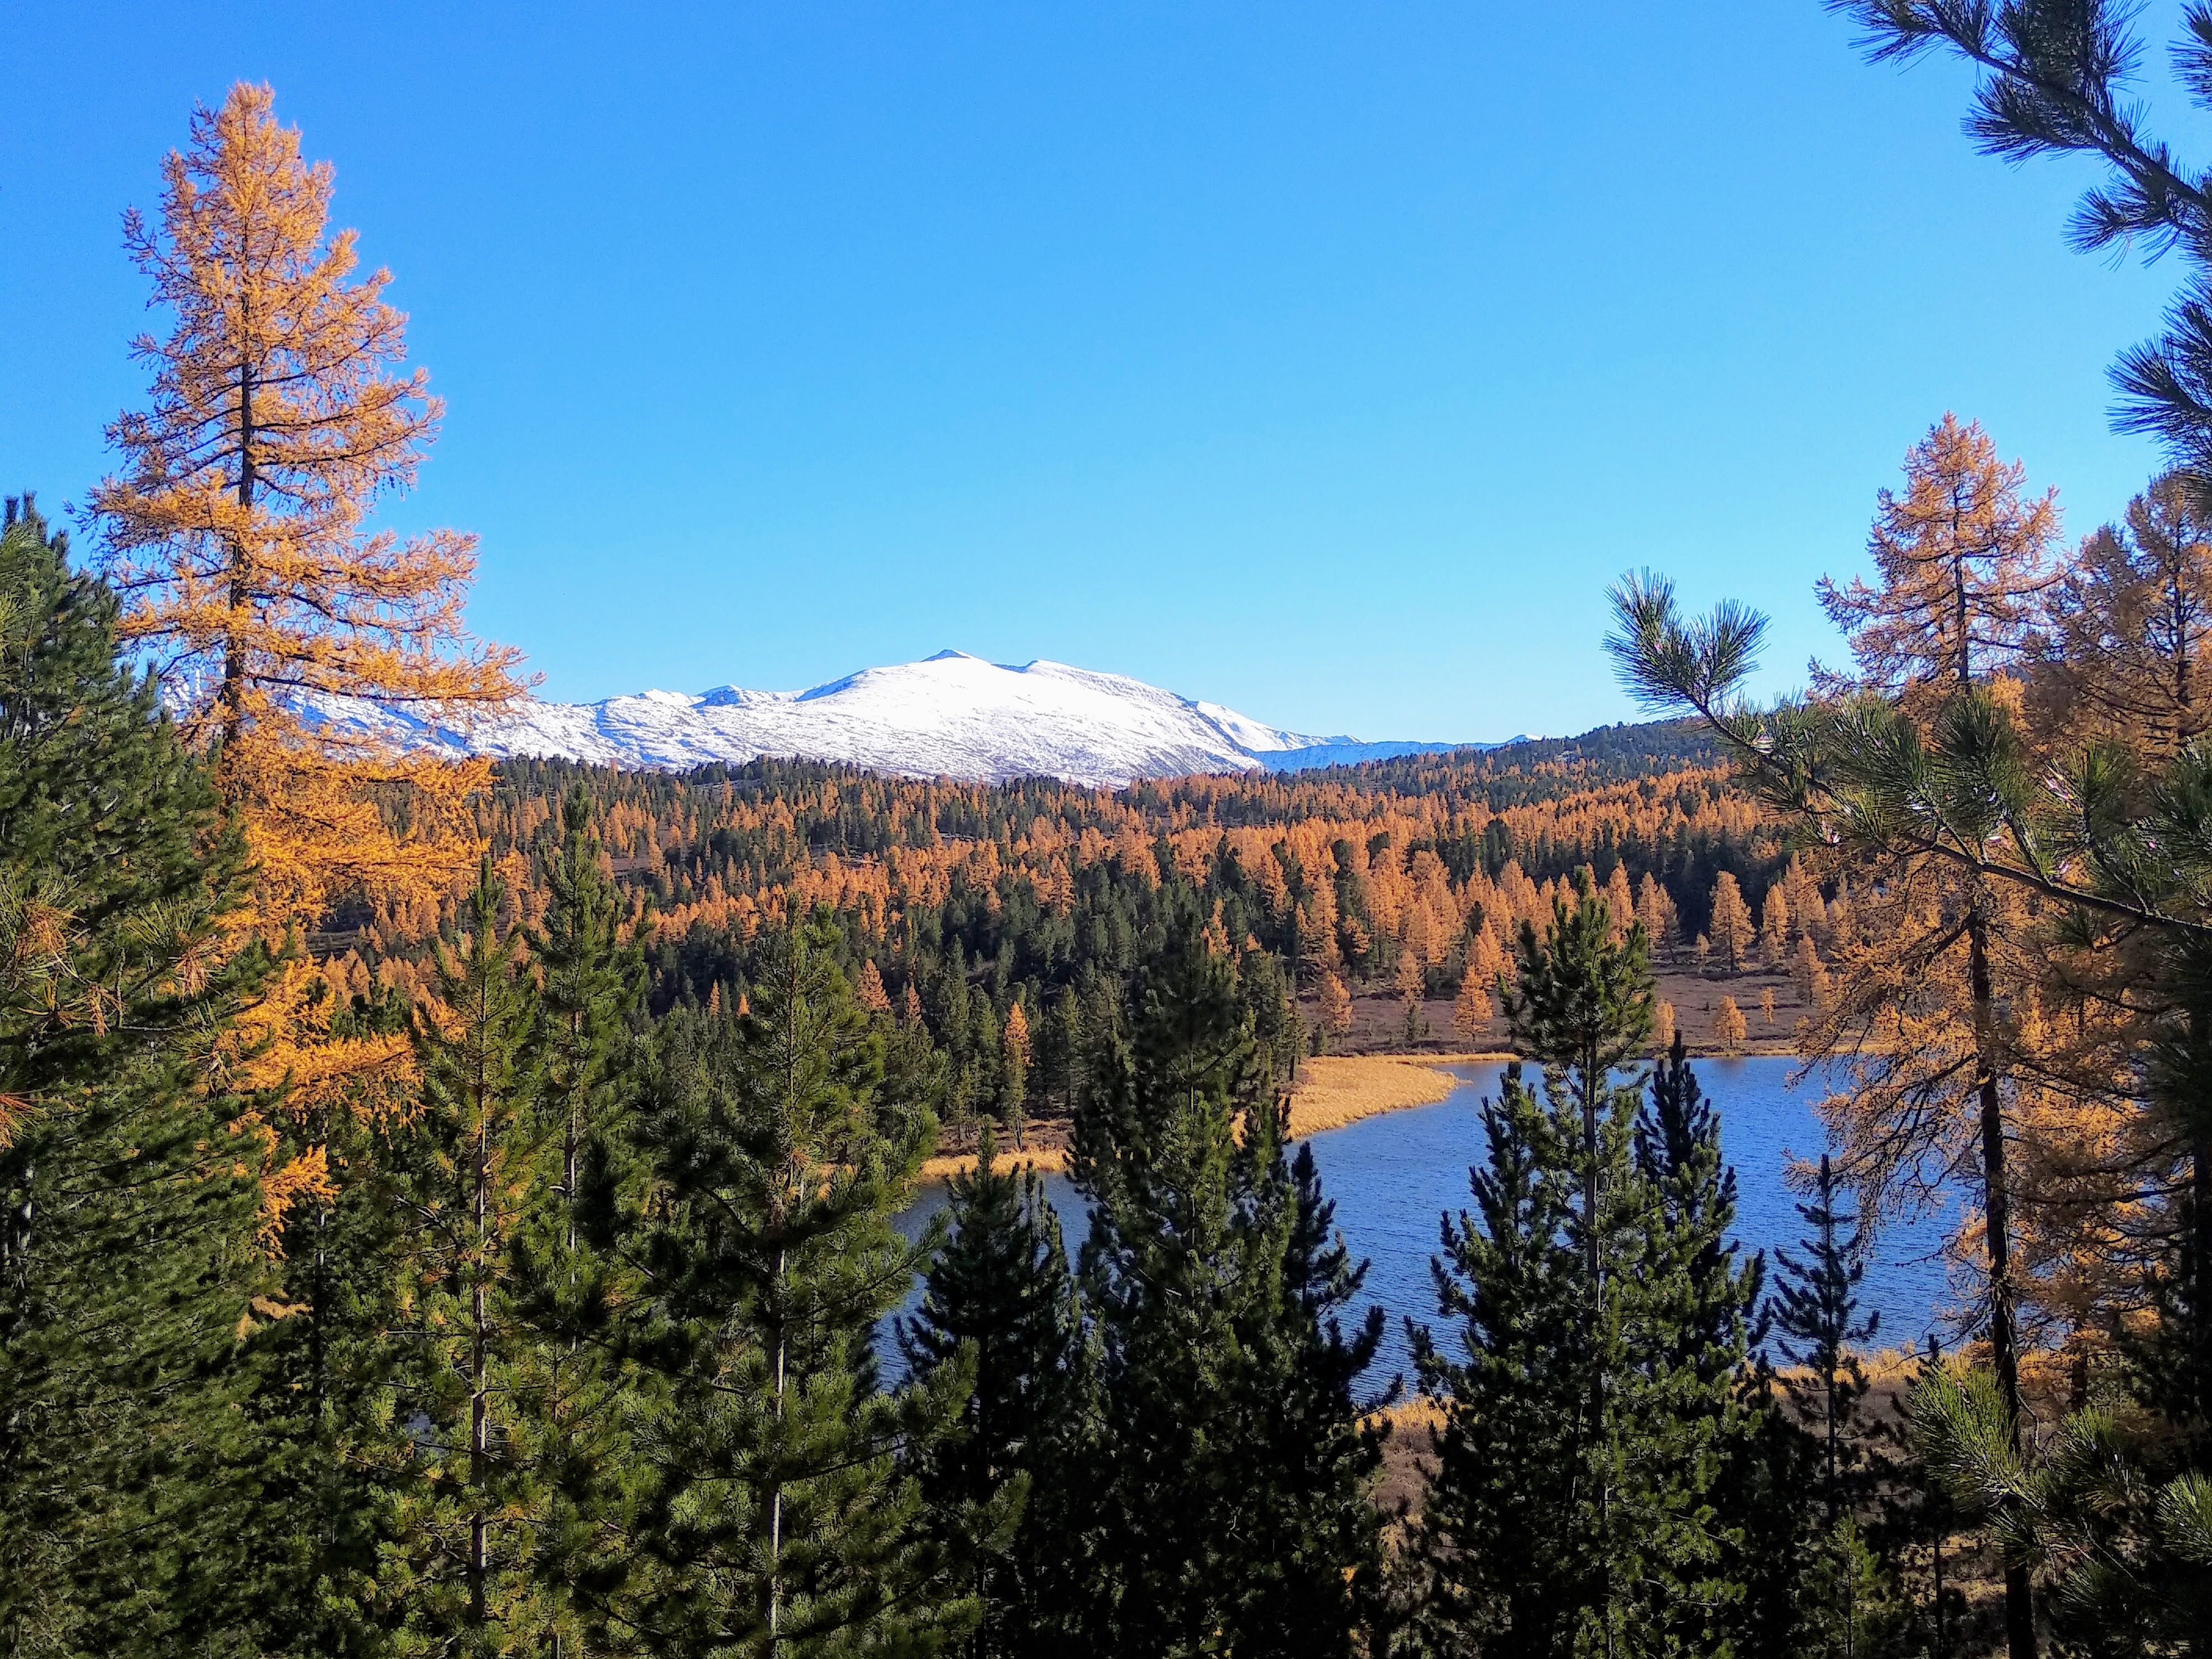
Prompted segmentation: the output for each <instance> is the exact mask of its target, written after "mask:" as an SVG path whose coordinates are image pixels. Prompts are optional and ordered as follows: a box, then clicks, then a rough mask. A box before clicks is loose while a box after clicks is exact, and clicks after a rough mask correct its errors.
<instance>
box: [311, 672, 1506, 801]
mask: <svg viewBox="0 0 2212 1659" xmlns="http://www.w3.org/2000/svg"><path fill="white" fill-rule="evenodd" d="M307 713H308V714H309V717H310V719H311V720H313V721H315V722H316V723H318V724H320V725H324V726H329V727H331V728H332V729H335V730H340V731H347V732H360V733H362V734H365V735H374V736H377V737H380V738H385V739H386V740H388V741H393V742H397V743H399V744H404V745H405V746H407V747H410V748H428V749H434V750H441V751H444V752H447V753H451V754H454V755H456V756H459V755H463V754H470V755H488V756H491V757H495V758H501V759H503V758H507V757H521V756H526V755H527V756H537V757H544V758H554V757H559V758H565V759H569V760H576V761H586V762H591V763H597V764H601V765H615V766H623V767H629V768H634V769H647V770H683V769H688V768H690V767H693V766H700V765H707V764H711V763H716V762H724V763H730V762H736V763H742V762H745V761H750V760H753V759H757V758H759V757H763V756H769V757H778V758H788V759H799V760H819V761H831V762H838V763H845V764H849V765H856V766H861V767H865V768H866V769H869V770H872V771H878V772H884V773H890V774H892V775H897V776H902V777H946V778H957V779H960V780H963V781H972V782H987V783H1004V782H1006V781H1010V780H1012V779H1014V778H1019V777H1055V778H1060V779H1061V780H1063V781H1067V782H1070V783H1079V784H1088V785H1093V786H1098V787H1121V786H1122V785H1125V784H1128V783H1131V782H1134V781H1137V780H1139V779H1140V778H1167V777H1182V776H1187V775H1191V774H1194V773H1201V772H1244V773H1249V772H1255V771H1261V770H1266V771H1302V770H1305V769H1309V768H1312V767H1316V766H1341V765H1347V764H1352V763H1357V762H1359V761H1364V760H1377V759H1386V758H1396V757H1401V756H1407V755H1418V754H1438V753H1443V752H1447V751H1449V750H1455V749H1491V748H1496V747H1498V746H1499V745H1498V744H1483V743H1430V742H1413V741H1383V742H1366V741H1364V740H1362V739H1360V738H1353V737H1350V736H1347V735H1344V734H1338V735H1335V736H1331V737H1316V736H1311V735H1308V734H1306V733H1303V732H1290V731H1285V730H1284V729H1283V728H1281V727H1279V726H1269V725H1267V724H1266V723H1265V722H1263V721H1260V720H1254V719H1252V718H1251V717H1250V716H1249V715H1246V714H1239V713H1238V712H1237V710H1235V709H1233V708H1228V707H1227V706H1225V705H1224V704H1221V703H1217V702H1207V701H1204V700H1201V699H1198V698H1193V697H1186V696H1182V695H1180V694H1179V693H1176V692H1173V691H1168V690H1162V689H1161V688H1160V687H1158V686H1154V685H1151V684H1146V682H1145V681H1142V680H1139V679H1135V678H1132V677H1130V676H1127V675H1123V674H1109V673H1103V672H1101V671H1097V670H1093V669H1085V668H1077V667H1074V666H1072V665H1069V664H1066V663H1060V662H1054V661H1052V660H1051V659H1047V658H1036V659H1032V660H1030V662H1027V663H1024V664H1022V665H1018V666H1016V665H1007V664H1000V663H992V662H987V661H986V660H985V659H982V658H981V657H976V656H973V655H970V654H969V653H966V652H963V651H953V650H945V651H940V652H939V653H936V654H935V655H933V656H930V657H926V658H924V659H921V660H920V661H918V662H909V663H894V664H890V665H885V666H882V667H875V668H862V669H858V670H855V671H854V672H852V673H849V674H845V675H842V676H840V677H838V678H836V679H832V680H825V681H823V683H822V684H819V685H815V686H810V687H807V688H806V689H805V690H799V691H758V690H750V689H748V688H746V687H744V686H739V685H735V684H731V685H722V686H716V687H714V688H713V689H711V690H707V691H702V692H698V693H691V692H682V691H664V690H645V691H639V692H632V693H629V694H627V695H624V696H614V697H606V698H602V699H601V700H600V701H599V702H588V703H564V702H542V701H540V700H538V699H537V698H534V697H533V698H526V699H525V700H524V701H523V702H522V703H521V704H520V705H519V706H518V707H517V708H514V709H513V710H512V711H511V712H508V713H506V714H495V715H490V716H487V717H484V718H483V719H481V720H477V721H476V722H474V723H473V724H472V725H469V726H455V725H453V724H452V723H447V722H440V721H436V720H429V719H426V718H422V717H420V716H417V715H416V714H411V713H408V712H404V711H402V710H397V709H392V708H384V707H380V706H378V705H375V704H372V703H368V702H362V701H361V700H359V699H349V698H336V697H319V698H315V699H313V700H311V701H310V702H309V704H308V708H307Z"/></svg>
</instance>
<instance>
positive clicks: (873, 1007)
mask: <svg viewBox="0 0 2212 1659" xmlns="http://www.w3.org/2000/svg"><path fill="white" fill-rule="evenodd" d="M860 1006H862V1007H863V1008H866V1010H867V1011H868V1012H870V1013H872V1014H887V1013H889V1012H890V1011H891V999H890V993H889V992H888V991H886V990H884V975H883V970H882V969H879V968H878V967H877V966H876V959H875V958H874V957H868V958H867V959H866V960H865V961H864V962H862V963H860Z"/></svg>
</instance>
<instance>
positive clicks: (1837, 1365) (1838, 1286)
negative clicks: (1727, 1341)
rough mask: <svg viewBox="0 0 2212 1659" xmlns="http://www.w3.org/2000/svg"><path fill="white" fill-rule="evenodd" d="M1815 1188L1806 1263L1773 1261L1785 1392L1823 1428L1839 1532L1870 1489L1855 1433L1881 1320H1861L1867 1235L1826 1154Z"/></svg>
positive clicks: (1825, 1484)
mask: <svg viewBox="0 0 2212 1659" xmlns="http://www.w3.org/2000/svg"><path fill="white" fill-rule="evenodd" d="M1815 1181H1816V1184H1815V1186H1814V1188H1813V1201H1812V1202H1811V1203H1809V1204H1800V1205H1798V1206H1797V1213H1798V1214H1799V1215H1800V1216H1801V1217H1802V1218H1804V1221H1805V1224H1806V1225H1808V1227H1810V1228H1811V1229H1812V1230H1813V1231H1811V1232H1810V1233H1809V1234H1808V1235H1807V1236H1806V1237H1805V1240H1804V1243H1802V1246H1801V1247H1800V1248H1801V1249H1803V1251H1804V1252H1805V1255H1804V1258H1803V1259H1802V1261H1801V1260H1800V1259H1799V1258H1797V1257H1796V1256H1793V1255H1790V1252H1789V1251H1787V1250H1777V1251H1776V1252H1775V1253H1774V1258H1775V1265H1776V1266H1777V1267H1778V1269H1779V1270H1780V1271H1779V1273H1778V1278H1777V1281H1776V1284H1775V1287H1774V1300H1773V1303H1772V1304H1771V1317H1772V1322H1773V1325H1774V1328H1775V1329H1776V1330H1778V1332H1780V1334H1781V1338H1782V1340H1780V1341H1779V1342H1778V1344H1777V1345H1776V1346H1778V1347H1779V1348H1780V1349H1781V1351H1782V1355H1783V1358H1785V1359H1787V1360H1788V1361H1789V1362H1790V1365H1791V1367H1792V1368H1793V1369H1792V1370H1790V1371H1789V1372H1787V1373H1785V1374H1784V1375H1785V1376H1786V1377H1787V1378H1788V1381H1787V1383H1786V1386H1787V1387H1788V1389H1789V1390H1790V1395H1792V1396H1793V1397H1794V1398H1795V1399H1796V1402H1797V1408H1798V1412H1799V1413H1800V1415H1801V1416H1802V1417H1803V1418H1804V1419H1805V1420H1807V1421H1808V1422H1810V1423H1812V1424H1814V1425H1817V1434H1818V1437H1819V1441H1820V1501H1821V1504H1823V1506H1824V1507H1825V1508H1826V1511H1827V1518H1828V1522H1829V1524H1830V1525H1831V1526H1833V1525H1834V1524H1835V1523H1836V1522H1838V1521H1839V1520H1841V1519H1842V1518H1843V1517H1844V1514H1845V1512H1846V1511H1847V1510H1850V1507H1851V1506H1852V1504H1854V1503H1855V1502H1857V1499H1858V1498H1861V1497H1862V1496H1863V1495H1864V1494H1863V1492H1862V1490H1861V1488H1862V1487H1863V1485H1864V1483H1863V1481H1861V1480H1857V1479H1856V1478H1855V1477H1856V1476H1857V1474H1858V1472H1859V1470H1860V1468H1862V1466H1863V1464H1864V1462H1865V1461H1866V1459H1865V1450H1864V1448H1863V1446H1862V1444H1861V1443H1860V1437H1859V1436H1858V1435H1857V1433H1855V1431H1856V1429H1857V1419H1858V1408H1859V1404H1860V1402H1861V1401H1863V1400H1864V1399H1865V1398H1866V1395H1867V1390H1868V1389H1869V1387H1870V1386H1871V1385H1870V1384H1869V1383H1868V1382H1867V1376H1866V1370H1865V1368H1864V1367H1863V1366H1862V1365H1861V1364H1859V1358H1858V1354H1857V1352H1856V1350H1857V1346H1859V1345H1860V1344H1862V1343H1864V1342H1867V1341H1869V1340H1872V1338H1873V1336H1874V1334H1875V1332H1876V1331H1878V1330H1880V1329H1881V1314H1880V1313H1879V1312H1873V1313H1869V1314H1867V1315H1865V1316H1863V1317H1862V1316H1860V1312H1859V1295H1858V1287H1859V1281H1860V1280H1861V1279H1863V1278H1865V1277H1866V1261H1865V1255H1864V1250H1863V1233H1862V1231H1861V1230H1860V1228H1859V1225H1858V1217H1857V1214H1856V1213H1855V1212H1852V1211H1850V1210H1849V1209H1846V1208H1845V1207H1844V1205H1843V1203H1842V1200H1841V1199H1840V1197H1839V1194H1838V1188H1837V1184H1836V1176H1835V1170H1834V1169H1833V1168H1832V1166H1831V1164H1830V1163H1829V1161H1828V1155H1827V1154H1826V1152H1823V1153H1821V1154H1820V1174H1819V1176H1817V1177H1815Z"/></svg>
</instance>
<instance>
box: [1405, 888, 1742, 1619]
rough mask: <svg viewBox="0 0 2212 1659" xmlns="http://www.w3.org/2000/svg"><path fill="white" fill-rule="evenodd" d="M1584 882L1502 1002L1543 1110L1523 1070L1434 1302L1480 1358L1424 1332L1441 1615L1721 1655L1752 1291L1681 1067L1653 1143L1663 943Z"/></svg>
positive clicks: (1526, 952)
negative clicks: (1729, 1453)
mask: <svg viewBox="0 0 2212 1659" xmlns="http://www.w3.org/2000/svg"><path fill="white" fill-rule="evenodd" d="M1577 886H1578V893H1577V902H1575V903H1574V904H1572V905H1570V904H1568V903H1566V902H1564V901H1562V902H1559V904H1558V906H1557V907H1556V908H1555V909H1554V912H1553V919H1552V922H1551V926H1550V927H1549V928H1548V930H1547V933H1545V935H1544V936H1543V937H1542V938H1541V939H1540V938H1539V937H1538V936H1537V934H1536V933H1535V930H1534V927H1529V926H1526V925H1524V927H1523V928H1522V936H1521V939H1520V940H1519V943H1518V951H1517V954H1518V957H1519V963H1518V967H1519V972H1518V976H1517V982H1516V986H1515V987H1514V989H1513V991H1512V993H1511V994H1510V996H1509V998H1508V1000H1507V1005H1506V1012H1507V1016H1508V1018H1509V1020H1510V1024H1511V1029H1512V1031H1513V1034H1514V1038H1515V1042H1516V1047H1517V1048H1519V1049H1520V1051H1521V1052H1522V1054H1524V1055H1526V1056H1528V1058H1530V1059H1532V1060H1537V1061H1538V1062H1540V1063H1541V1065H1542V1066H1543V1067H1544V1076H1543V1090H1544V1099H1543V1101H1542V1103H1541V1104H1540V1103H1538V1101H1537V1100H1536V1098H1535V1097H1534V1094H1533V1093H1532V1091H1530V1090H1529V1088H1528V1085H1527V1083H1526V1081H1525V1080H1524V1079H1523V1077H1522V1073H1521V1071H1520V1069H1519V1067H1518V1066H1515V1067H1513V1068H1512V1069H1510V1071H1509V1073H1508V1074H1507V1077H1506V1081H1505V1085H1504V1088H1503V1089H1502V1090H1501V1091H1500V1093H1499V1096H1498V1098H1497V1099H1496V1100H1495V1101H1492V1102H1486V1103H1485V1109H1484V1127H1485V1135H1486V1141H1487V1150H1488V1163H1487V1166H1486V1167H1478V1168H1477V1169H1475V1170H1472V1171H1470V1179H1471V1182H1472V1183H1473V1188H1474V1195H1475V1199H1476V1204H1477V1209H1478V1211H1479V1212H1480V1220H1478V1219H1477V1218H1475V1217H1472V1216H1468V1215H1465V1214H1462V1215H1461V1216H1460V1217H1458V1218H1449V1217H1448V1218H1446V1220H1445V1224H1444V1232H1443V1243H1444V1249H1445V1251H1446V1255H1445V1257H1443V1259H1440V1260H1439V1261H1437V1266H1436V1269H1435V1272H1436V1278H1437V1288H1438V1294H1439V1303H1440V1306H1441V1310H1442V1311H1443V1314H1444V1315H1445V1316H1447V1317H1449V1318H1453V1319H1455V1320H1457V1321H1458V1322H1460V1324H1461V1328H1462V1338H1463V1343H1464V1352H1465V1354H1466V1358H1465V1359H1464V1360H1462V1359H1459V1358H1455V1357H1451V1356H1448V1355H1446V1354H1445V1353H1443V1352H1441V1351H1439V1350H1438V1349H1437V1347H1436V1346H1435V1344H1434V1341H1433V1340H1432V1339H1431V1337H1430V1336H1429V1334H1427V1333H1426V1332H1425V1331H1420V1332H1417V1333H1416V1344H1417V1347H1416V1351H1417V1352H1418V1353H1419V1356H1420V1359H1421V1364H1422V1370H1423V1376H1424V1382H1425V1385H1426V1386H1427V1388H1428V1389H1429V1390H1430V1391H1431V1393H1432V1394H1435V1395H1439V1396H1441V1397H1442V1398H1443V1401H1444V1402H1445V1407H1446V1421H1445V1426H1444V1430H1443V1435H1442V1437H1441V1438H1440V1443H1439V1465H1438V1470H1437V1477H1436V1479H1435V1480H1434V1481H1433V1482H1432V1486H1431V1492H1430V1495H1429V1499H1428V1506H1427V1512H1426V1514H1425V1516H1424V1519H1423V1522H1422V1526H1421V1528H1420V1529H1419V1535H1418V1545H1419V1549H1418V1564H1419V1571H1420V1573H1421V1575H1422V1577H1423V1580H1424V1581H1425V1584H1426V1586H1427V1589H1428V1595H1427V1601H1428V1603H1429V1605H1428V1609H1427V1612H1426V1614H1425V1619H1424V1620H1423V1621H1422V1622H1423V1623H1424V1624H1425V1626H1426V1630H1425V1635H1426V1637H1427V1639H1429V1640H1430V1641H1431V1643H1434V1644H1441V1645H1443V1646H1445V1647H1447V1648H1449V1647H1451V1646H1453V1645H1455V1644H1456V1645H1465V1644H1469V1643H1475V1644H1480V1645H1481V1647H1482V1650H1483V1651H1484V1652H1485V1653H1486V1654H1492V1653H1496V1654H1515V1655H1517V1654H1555V1653H1569V1652H1576V1653H1582V1652H1590V1653H1615V1654H1625V1653H1630V1652H1644V1651H1651V1652H1661V1651H1695V1652H1699V1653H1711V1654H1724V1653H1726V1652H1728V1651H1729V1650H1730V1649H1729V1634H1728V1632H1729V1624H1730V1621H1731V1618H1732V1609H1733V1607H1734V1605H1735V1602H1736V1601H1737V1600H1738V1599H1739V1596H1740V1586H1739V1583H1738V1582H1737V1581H1736V1580H1735V1578H1734V1577H1732V1576H1731V1573H1730V1571H1729V1565H1728V1562H1727V1550H1726V1546H1727V1543H1728V1530H1729V1529H1728V1528H1727V1527H1726V1526H1725V1524H1724V1523H1723V1522H1722V1521H1721V1519H1720V1517H1719V1516H1718V1515H1717V1510H1716V1502H1715V1500H1716V1497H1717V1492H1718V1491H1719V1488H1720V1484H1721V1479H1722V1474H1723V1466H1724V1462H1725V1452H1726V1449H1727V1447H1728V1444H1729V1441H1730V1439H1731V1437H1732V1436H1733V1435H1734V1433H1735V1431H1736V1425H1735V1408H1734V1406H1733V1400H1732V1395H1733V1388H1732V1384H1733V1372H1734V1370H1735V1364H1736V1362H1737V1361H1738V1360H1739V1359H1740V1358H1741V1353H1742V1351H1743V1345H1744V1340H1745V1334H1744V1331H1743V1313H1744V1306H1745V1295H1746V1291H1747V1286H1746V1285H1745V1284H1744V1283H1743V1280H1742V1278H1741V1274H1740V1273H1738V1272H1737V1270H1735V1267H1734V1265H1733V1262H1732V1260H1731V1258H1730V1256H1729V1252H1728V1250H1727V1248H1726V1246H1725V1243H1724V1242H1723V1241H1724V1237H1725V1228H1726V1225H1727V1216H1728V1213H1729V1208H1730V1205H1729V1189H1728V1182H1727V1177H1726V1173H1725V1171H1724V1170H1723V1168H1722V1167H1721V1164H1720V1161H1719V1147H1718V1139H1717V1126H1715V1125H1714V1124H1713V1123H1712V1122H1711V1119H1710V1115H1707V1114H1705V1112H1704V1111H1703V1109H1702V1108H1701V1107H1700V1105H1699V1101H1698V1099H1697V1097H1696V1094H1695V1092H1694V1083H1693V1080H1692V1079H1691V1078H1690V1076H1689V1074H1688V1072H1687V1069H1686V1067H1682V1068H1679V1069H1677V1068H1674V1067H1671V1066H1670V1067H1669V1068H1668V1073H1667V1075H1666V1076H1665V1078H1664V1079H1662V1085H1661V1088H1660V1091H1659V1092H1658V1094H1657V1095H1656V1097H1655V1098H1654V1102H1653V1106H1652V1110H1651V1112H1650V1115H1649V1119H1648V1121H1647V1122H1646V1123H1645V1125H1644V1133H1642V1134H1640V1135H1639V1134H1638V1101H1639V1095H1640V1088H1639V1085H1638V1081H1637V1080H1633V1079H1632V1080H1629V1081H1623V1080H1622V1076H1621V1072H1622V1068H1623V1067H1624V1066H1626V1065H1627V1064H1628V1063H1629V1062H1630V1061H1631V1060H1632V1057H1633V1056H1634V1055H1635V1054H1638V1052H1639V1051H1640V1050H1641V1048H1642V1046H1643V1044H1644V1041H1645V1040H1646V1038H1647V1036H1649V1033H1650V1021H1651V976H1650V966H1649V963H1648V960H1647V956H1646V951H1645V947H1644V936H1643V933H1642V931H1641V929H1640V928H1632V929H1631V931H1630V933H1629V934H1628V936H1627V938H1626V940H1624V941H1622V942H1620V943H1618V944H1616V943H1614V942H1613V940H1612V939H1611V937H1610V934H1611V918H1610V917H1609V916H1608V915H1607V910H1606V907H1605V905H1604V903H1603V902H1602V901H1601V900H1599V899H1597V898H1596V897H1595V896H1593V895H1592V894H1591V893H1590V891H1589V886H1588V884H1587V882H1586V881H1584V882H1582V883H1578V884H1577ZM1639 1162H1640V1164H1641V1165H1642V1167H1641V1168H1639Z"/></svg>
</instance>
